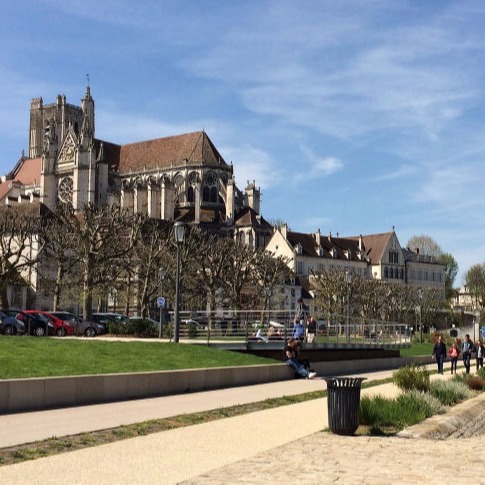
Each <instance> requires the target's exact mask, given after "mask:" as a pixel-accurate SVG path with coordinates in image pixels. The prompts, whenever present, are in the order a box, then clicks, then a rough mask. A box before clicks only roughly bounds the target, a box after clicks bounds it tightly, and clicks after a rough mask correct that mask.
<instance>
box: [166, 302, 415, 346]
mask: <svg viewBox="0 0 485 485" xmlns="http://www.w3.org/2000/svg"><path fill="white" fill-rule="evenodd" d="M169 315H170V321H169V322H168V323H165V324H164V325H165V329H164V334H165V335H167V334H168V336H170V334H171V335H173V325H174V320H173V319H174V315H173V313H170V314H169ZM293 318H294V314H293V312H289V311H283V310H271V311H261V310H226V311H223V312H221V311H219V312H214V313H207V312H180V327H179V334H180V339H182V340H189V341H194V342H195V341H201V342H204V341H205V342H207V343H226V344H230V343H233V344H237V343H239V344H241V343H244V344H253V343H263V344H277V343H278V342H280V343H281V346H282V347H283V345H284V343H285V342H286V341H287V340H288V339H289V338H291V337H293V336H294V321H293ZM411 337H412V328H411V327H410V326H408V325H406V324H402V323H399V322H390V321H383V320H376V319H366V318H362V317H358V318H354V317H350V318H348V316H347V315H332V316H331V318H330V319H319V320H317V321H316V331H315V334H314V337H313V339H312V341H311V342H310V340H311V339H310V338H308V327H307V325H306V323H305V324H304V338H303V341H304V342H306V345H313V346H317V347H321V346H322V347H328V346H330V347H334V346H338V347H382V348H384V347H406V346H408V345H410V343H411Z"/></svg>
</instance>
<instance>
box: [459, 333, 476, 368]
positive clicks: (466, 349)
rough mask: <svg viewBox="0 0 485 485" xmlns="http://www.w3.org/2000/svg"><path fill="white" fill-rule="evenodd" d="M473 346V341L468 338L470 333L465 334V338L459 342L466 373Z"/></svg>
mask: <svg viewBox="0 0 485 485" xmlns="http://www.w3.org/2000/svg"><path fill="white" fill-rule="evenodd" d="M474 350H475V347H474V346H473V342H472V341H471V340H470V335H468V334H466V335H465V340H463V342H462V344H461V355H462V356H463V364H464V365H465V371H466V373H467V374H469V373H470V360H471V357H472V352H474Z"/></svg>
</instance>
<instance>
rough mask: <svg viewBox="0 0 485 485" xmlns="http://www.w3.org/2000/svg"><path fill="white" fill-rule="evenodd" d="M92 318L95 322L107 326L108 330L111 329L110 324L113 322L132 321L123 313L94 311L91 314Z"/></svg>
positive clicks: (123, 322)
mask: <svg viewBox="0 0 485 485" xmlns="http://www.w3.org/2000/svg"><path fill="white" fill-rule="evenodd" d="M90 320H92V321H93V322H97V323H101V324H102V325H104V326H105V327H106V331H107V332H108V331H109V326H110V325H111V324H114V323H115V324H117V323H121V324H125V323H128V322H129V321H130V319H129V318H128V317H127V316H126V315H122V314H121V313H109V312H108V313H93V314H92V315H91V318H90Z"/></svg>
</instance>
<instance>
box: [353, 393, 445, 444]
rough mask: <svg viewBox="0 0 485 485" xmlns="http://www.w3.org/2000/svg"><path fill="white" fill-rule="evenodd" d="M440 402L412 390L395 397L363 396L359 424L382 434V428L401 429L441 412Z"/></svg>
mask: <svg viewBox="0 0 485 485" xmlns="http://www.w3.org/2000/svg"><path fill="white" fill-rule="evenodd" d="M442 410H443V406H442V404H441V403H440V402H439V401H438V400H437V399H436V398H435V397H433V396H431V395H430V394H428V393H424V392H419V391H417V390H412V391H408V392H404V393H402V394H400V395H399V396H398V397H397V398H396V399H386V398H383V397H382V396H380V395H378V396H374V397H368V396H364V397H363V398H362V399H361V401H360V409H359V419H360V424H362V425H367V426H370V427H371V433H373V434H382V433H383V428H386V427H387V428H389V427H392V428H395V429H397V430H401V429H403V428H405V427H406V426H410V425H413V424H416V423H419V422H421V421H423V420H425V419H426V418H428V417H430V416H432V415H433V414H437V413H440V412H442Z"/></svg>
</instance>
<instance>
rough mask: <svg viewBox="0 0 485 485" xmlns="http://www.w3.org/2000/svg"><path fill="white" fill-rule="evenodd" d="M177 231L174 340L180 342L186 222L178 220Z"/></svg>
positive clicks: (175, 231)
mask: <svg viewBox="0 0 485 485" xmlns="http://www.w3.org/2000/svg"><path fill="white" fill-rule="evenodd" d="M173 228H174V233H175V243H176V244H177V270H176V274H175V315H174V320H175V325H174V330H173V341H174V342H175V343H178V341H179V339H180V315H179V308H180V247H181V246H182V244H183V242H184V239H185V224H184V223H183V222H180V221H179V222H176V223H175V224H174V225H173Z"/></svg>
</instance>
